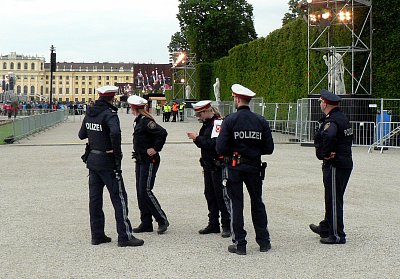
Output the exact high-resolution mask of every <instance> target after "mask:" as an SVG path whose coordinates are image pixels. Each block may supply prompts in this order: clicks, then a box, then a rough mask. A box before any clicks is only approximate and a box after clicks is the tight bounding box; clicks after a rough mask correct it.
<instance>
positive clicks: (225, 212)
mask: <svg viewBox="0 0 400 279" xmlns="http://www.w3.org/2000/svg"><path fill="white" fill-rule="evenodd" d="M192 106H193V108H194V110H195V113H196V116H197V117H198V119H199V120H200V121H201V122H202V123H203V126H202V127H201V129H200V132H199V134H197V133H196V132H187V133H186V134H187V136H188V137H189V138H190V139H192V140H193V142H194V144H195V145H196V146H197V147H198V148H200V149H201V158H200V165H201V166H202V167H203V175H204V196H205V198H206V201H207V207H208V219H209V220H208V225H207V226H206V227H205V228H204V229H201V230H200V231H199V233H200V234H210V233H220V232H221V230H220V227H219V213H220V212H221V224H222V234H221V236H222V237H224V238H226V237H230V236H231V230H230V223H231V218H230V213H229V210H230V205H229V198H228V197H227V196H226V195H225V197H224V194H223V188H224V187H223V186H222V169H221V162H220V160H219V158H218V154H217V152H216V150H215V144H216V141H217V137H218V134H219V131H220V128H221V123H222V120H221V118H220V117H221V116H220V114H219V112H218V110H217V109H216V108H214V107H213V106H211V101H209V100H206V101H200V102H197V103H195V104H192ZM224 198H225V199H224Z"/></svg>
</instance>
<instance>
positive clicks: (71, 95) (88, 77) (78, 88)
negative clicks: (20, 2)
mask: <svg viewBox="0 0 400 279" xmlns="http://www.w3.org/2000/svg"><path fill="white" fill-rule="evenodd" d="M12 76H14V77H15V84H14V94H16V95H17V96H18V97H19V98H20V99H23V100H42V101H49V98H50V63H45V59H44V57H38V56H25V55H18V54H16V53H15V52H11V53H10V54H8V55H1V56H0V80H1V79H3V80H4V79H6V78H7V80H8V79H9V78H10V77H12ZM133 82H134V63H109V62H95V63H74V62H57V64H56V72H54V73H53V100H56V101H59V102H70V101H75V102H90V101H92V100H95V99H96V98H97V97H96V92H95V88H98V87H101V86H104V85H117V84H128V83H129V84H133ZM1 85H2V84H1V83H0V86H1ZM3 90H5V88H1V89H0V93H1V92H2V91H3Z"/></svg>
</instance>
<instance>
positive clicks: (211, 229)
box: [199, 225, 221, 234]
mask: <svg viewBox="0 0 400 279" xmlns="http://www.w3.org/2000/svg"><path fill="white" fill-rule="evenodd" d="M220 232H221V230H220V228H219V226H218V227H217V226H210V225H208V226H207V227H205V228H204V229H201V230H199V234H209V233H220Z"/></svg>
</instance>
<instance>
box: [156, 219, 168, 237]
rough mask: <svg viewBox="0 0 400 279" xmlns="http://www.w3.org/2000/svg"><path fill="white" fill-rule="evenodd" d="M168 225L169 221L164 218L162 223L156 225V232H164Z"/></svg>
mask: <svg viewBox="0 0 400 279" xmlns="http://www.w3.org/2000/svg"><path fill="white" fill-rule="evenodd" d="M168 226H169V222H168V220H165V222H164V224H163V225H158V230H157V233H158V234H163V233H165V231H166V230H167V228H168Z"/></svg>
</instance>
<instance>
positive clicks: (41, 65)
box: [40, 63, 43, 71]
mask: <svg viewBox="0 0 400 279" xmlns="http://www.w3.org/2000/svg"><path fill="white" fill-rule="evenodd" d="M40 70H42V71H43V63H40Z"/></svg>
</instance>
